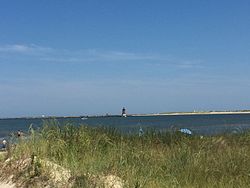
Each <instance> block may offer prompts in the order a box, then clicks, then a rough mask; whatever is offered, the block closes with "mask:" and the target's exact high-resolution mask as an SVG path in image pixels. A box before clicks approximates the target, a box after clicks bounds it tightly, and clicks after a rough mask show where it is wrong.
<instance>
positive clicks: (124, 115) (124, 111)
mask: <svg viewBox="0 0 250 188" xmlns="http://www.w3.org/2000/svg"><path fill="white" fill-rule="evenodd" d="M122 117H127V114H126V109H125V108H124V107H123V108H122Z"/></svg>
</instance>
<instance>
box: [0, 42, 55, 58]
mask: <svg viewBox="0 0 250 188" xmlns="http://www.w3.org/2000/svg"><path fill="white" fill-rule="evenodd" d="M51 51H52V48H48V47H41V46H37V45H34V44H30V45H24V44H12V45H2V46H0V53H17V54H18V53H21V54H26V55H35V54H41V53H45V52H51Z"/></svg>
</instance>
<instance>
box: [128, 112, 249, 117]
mask: <svg viewBox="0 0 250 188" xmlns="http://www.w3.org/2000/svg"><path fill="white" fill-rule="evenodd" d="M224 114H225V115H227V114H229V115H230V114H250V111H213V112H168V113H154V114H133V115H131V116H181V115H224Z"/></svg>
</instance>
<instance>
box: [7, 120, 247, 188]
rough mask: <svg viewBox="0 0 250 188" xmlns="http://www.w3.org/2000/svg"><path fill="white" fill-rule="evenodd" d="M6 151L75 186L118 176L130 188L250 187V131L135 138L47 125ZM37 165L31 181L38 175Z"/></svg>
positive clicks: (152, 134) (111, 131)
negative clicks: (49, 166) (55, 170)
mask: <svg viewBox="0 0 250 188" xmlns="http://www.w3.org/2000/svg"><path fill="white" fill-rule="evenodd" d="M8 153H9V157H12V158H14V159H16V160H20V159H25V158H28V157H31V156H32V157H31V158H32V161H33V158H34V156H36V158H38V159H41V160H48V161H51V162H54V163H56V164H59V165H61V166H62V167H64V168H66V169H69V170H70V172H71V176H72V177H75V180H77V181H76V182H77V183H76V184H75V185H74V186H75V187H91V183H93V182H92V181H91V178H90V176H89V174H91V175H96V176H100V175H115V176H118V177H120V178H121V179H122V180H123V181H124V185H125V187H130V188H139V187H143V188H154V187H155V188H161V187H227V188H228V187H250V132H246V133H243V134H234V135H220V136H211V137H204V138H201V137H199V136H186V135H183V134H180V133H169V132H165V133H159V132H156V131H148V132H145V133H144V135H143V136H141V137H139V136H138V135H123V134H120V133H119V132H117V131H116V130H114V129H110V128H109V129H107V128H90V127H86V126H79V127H78V126H72V125H66V126H59V124H58V122H56V121H47V122H44V126H43V128H41V129H40V130H36V131H34V130H33V129H30V139H28V140H25V141H20V142H19V143H18V144H17V145H16V146H15V147H11V148H10V149H9V151H8ZM36 163H37V164H36V165H35V167H34V168H33V173H32V177H34V176H41V174H42V170H41V169H40V168H41V165H40V164H39V162H36ZM29 177H30V176H29ZM92 187H93V185H92Z"/></svg>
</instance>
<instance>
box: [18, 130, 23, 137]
mask: <svg viewBox="0 0 250 188" xmlns="http://www.w3.org/2000/svg"><path fill="white" fill-rule="evenodd" d="M22 135H23V133H22V131H20V130H18V131H17V137H18V138H20V137H21V136H22Z"/></svg>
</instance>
